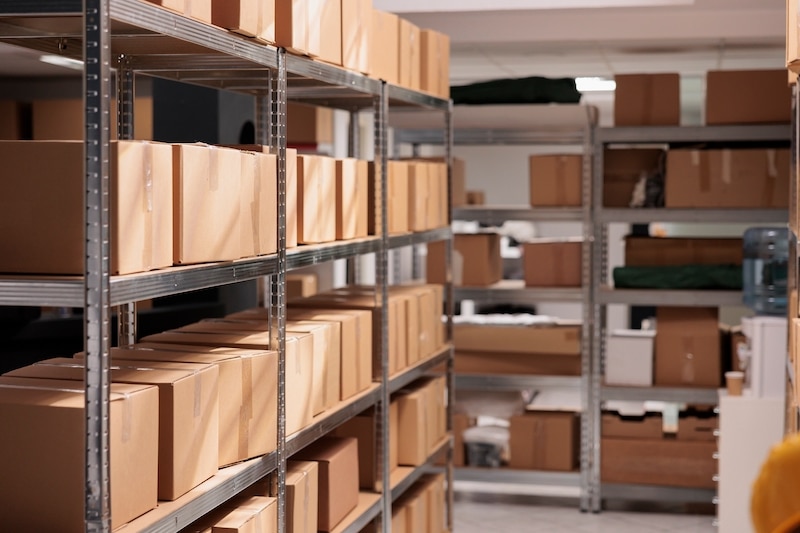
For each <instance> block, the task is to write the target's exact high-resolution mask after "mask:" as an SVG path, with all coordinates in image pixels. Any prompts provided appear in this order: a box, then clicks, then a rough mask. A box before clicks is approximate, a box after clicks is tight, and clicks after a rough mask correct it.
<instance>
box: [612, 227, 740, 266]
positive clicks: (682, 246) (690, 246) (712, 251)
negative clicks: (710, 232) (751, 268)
mask: <svg viewBox="0 0 800 533" xmlns="http://www.w3.org/2000/svg"><path fill="white" fill-rule="evenodd" d="M741 264H742V239H741V238H716V239H709V238H697V237H691V238H685V237H668V238H662V237H639V236H633V235H629V236H627V237H625V265H626V266H636V267H655V266H680V265H741Z"/></svg>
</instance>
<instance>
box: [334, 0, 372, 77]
mask: <svg viewBox="0 0 800 533" xmlns="http://www.w3.org/2000/svg"><path fill="white" fill-rule="evenodd" d="M372 39H373V37H372V0H350V1H343V2H342V66H343V67H344V68H346V69H350V70H354V71H356V72H361V73H362V74H369V73H370V45H371V43H372Z"/></svg>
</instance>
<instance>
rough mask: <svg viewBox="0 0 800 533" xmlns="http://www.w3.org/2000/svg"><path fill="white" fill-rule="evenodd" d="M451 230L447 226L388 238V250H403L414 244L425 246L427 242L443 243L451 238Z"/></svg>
mask: <svg viewBox="0 0 800 533" xmlns="http://www.w3.org/2000/svg"><path fill="white" fill-rule="evenodd" d="M452 235H453V230H452V229H451V228H450V227H449V226H448V227H444V228H437V229H432V230H428V231H420V232H417V233H404V234H401V235H390V236H389V248H390V249H395V248H403V247H406V246H413V245H415V244H425V243H429V242H436V241H445V240H447V239H450V238H452Z"/></svg>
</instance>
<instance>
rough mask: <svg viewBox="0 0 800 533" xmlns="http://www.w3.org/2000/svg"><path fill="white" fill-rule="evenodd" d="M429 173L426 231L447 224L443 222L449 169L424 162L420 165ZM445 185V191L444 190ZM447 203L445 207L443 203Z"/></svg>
mask: <svg viewBox="0 0 800 533" xmlns="http://www.w3.org/2000/svg"><path fill="white" fill-rule="evenodd" d="M420 166H421V167H422V169H423V172H424V171H425V170H427V172H428V179H427V185H428V204H427V206H426V207H427V209H426V210H425V229H436V228H439V227H441V226H446V225H447V224H446V223H445V222H444V221H443V216H442V215H443V210H444V209H447V204H446V200H447V192H446V185H445V184H446V183H447V168H446V167H445V166H444V165H440V164H437V163H429V162H424V163H422V165H420ZM443 185H444V186H445V190H443ZM443 200H444V201H445V203H444V205H443V202H442V201H443Z"/></svg>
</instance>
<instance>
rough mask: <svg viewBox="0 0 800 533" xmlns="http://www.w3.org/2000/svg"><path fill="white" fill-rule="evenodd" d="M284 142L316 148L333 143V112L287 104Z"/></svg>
mask: <svg viewBox="0 0 800 533" xmlns="http://www.w3.org/2000/svg"><path fill="white" fill-rule="evenodd" d="M286 142H287V143H288V144H290V145H294V146H309V147H314V148H316V146H317V145H319V144H330V143H333V110H332V109H328V108H325V107H319V106H312V105H305V104H297V103H293V102H289V103H288V104H287V111H286Z"/></svg>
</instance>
